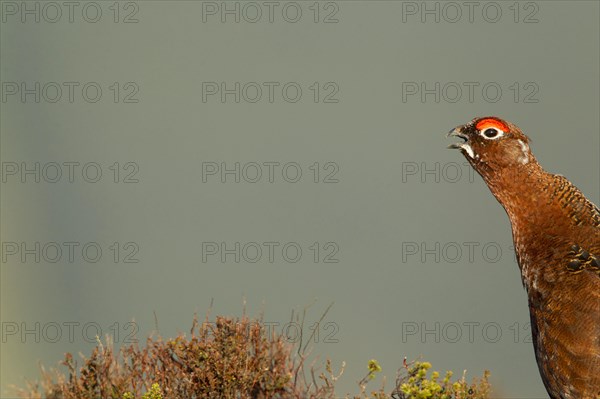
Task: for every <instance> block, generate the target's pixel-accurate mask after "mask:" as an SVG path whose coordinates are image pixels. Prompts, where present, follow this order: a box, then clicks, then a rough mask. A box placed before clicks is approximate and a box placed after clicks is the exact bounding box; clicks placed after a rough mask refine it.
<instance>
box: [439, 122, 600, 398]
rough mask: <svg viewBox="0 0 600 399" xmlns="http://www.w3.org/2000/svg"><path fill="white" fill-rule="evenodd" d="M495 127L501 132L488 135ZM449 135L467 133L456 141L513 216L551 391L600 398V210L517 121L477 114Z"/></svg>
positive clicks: (539, 352) (538, 347) (536, 339)
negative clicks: (542, 158) (541, 159)
mask: <svg viewBox="0 0 600 399" xmlns="http://www.w3.org/2000/svg"><path fill="white" fill-rule="evenodd" d="M489 129H492V130H489ZM493 130H496V131H500V133H501V134H499V137H498V135H497V136H495V137H494V138H488V137H487V135H490V136H492V135H494V132H493ZM450 135H452V136H458V137H461V138H463V139H464V140H465V143H459V144H455V145H452V146H451V147H453V148H459V149H461V152H463V154H464V155H465V157H466V158H467V160H468V161H469V163H470V164H471V165H472V166H473V167H474V168H475V170H477V172H478V173H479V174H480V175H481V176H482V178H483V179H484V180H485V182H486V183H487V185H488V187H489V188H490V190H491V192H492V194H493V195H494V196H495V197H496V199H497V200H498V201H499V202H500V203H501V204H502V206H503V207H504V209H505V210H506V213H507V214H508V217H509V219H510V222H511V226H512V234H513V241H514V246H515V252H516V255H517V261H518V264H519V267H520V270H521V276H522V279H523V285H524V286H525V289H526V290H527V296H528V299H529V311H530V316H531V328H532V337H533V345H534V349H535V355H536V359H537V363H538V367H539V370H540V373H541V376H542V380H543V382H544V385H545V387H546V389H547V391H548V393H549V394H550V397H551V398H552V399H559V398H560V399H596V398H598V397H600V210H599V209H598V208H597V207H596V206H595V205H594V204H593V203H591V202H590V201H589V200H587V199H586V198H585V196H584V195H583V194H582V193H581V191H579V190H578V189H577V188H576V187H575V186H574V185H573V184H572V183H571V182H569V181H568V180H567V179H566V178H565V177H563V176H560V175H554V174H551V173H548V172H546V171H544V170H543V169H542V167H541V166H540V165H539V163H538V162H537V160H536V159H535V157H534V156H533V154H532V153H531V150H530V148H529V139H528V138H527V136H525V135H524V134H523V133H522V132H521V131H520V130H519V128H518V127H516V126H515V125H513V124H511V123H508V122H505V121H503V120H501V119H499V118H496V117H485V118H476V119H474V120H473V121H471V122H470V123H468V124H466V125H463V126H459V127H458V128H456V129H454V130H453V131H451V133H450Z"/></svg>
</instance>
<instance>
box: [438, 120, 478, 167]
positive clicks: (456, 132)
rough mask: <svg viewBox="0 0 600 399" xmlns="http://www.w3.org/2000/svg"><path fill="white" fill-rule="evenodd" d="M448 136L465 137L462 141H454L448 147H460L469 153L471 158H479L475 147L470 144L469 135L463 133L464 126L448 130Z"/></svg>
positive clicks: (462, 150) (459, 148)
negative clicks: (474, 149)
mask: <svg viewBox="0 0 600 399" xmlns="http://www.w3.org/2000/svg"><path fill="white" fill-rule="evenodd" d="M446 137H459V138H461V139H463V142H462V143H460V142H459V143H452V144H450V145H449V146H448V148H453V149H458V150H461V152H462V153H463V154H465V155H468V156H469V157H470V158H473V159H475V158H478V157H477V156H476V155H475V153H474V151H473V148H472V147H471V146H470V145H469V144H468V142H469V136H468V135H467V134H465V133H463V131H462V126H459V127H456V128H454V129H452V130H450V131H449V132H448V134H447V135H446Z"/></svg>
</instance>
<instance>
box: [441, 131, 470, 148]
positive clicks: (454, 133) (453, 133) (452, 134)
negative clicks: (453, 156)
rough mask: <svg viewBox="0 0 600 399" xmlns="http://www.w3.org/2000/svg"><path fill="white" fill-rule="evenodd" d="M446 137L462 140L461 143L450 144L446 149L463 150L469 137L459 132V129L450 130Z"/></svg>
mask: <svg viewBox="0 0 600 399" xmlns="http://www.w3.org/2000/svg"><path fill="white" fill-rule="evenodd" d="M446 137H460V138H461V139H463V142H462V143H452V144H450V145H449V146H448V148H456V149H461V148H464V146H465V143H466V142H467V140H469V137H468V136H467V135H466V134H464V133H463V132H462V131H461V130H460V127H455V128H454V129H452V130H450V131H449V132H448V134H446Z"/></svg>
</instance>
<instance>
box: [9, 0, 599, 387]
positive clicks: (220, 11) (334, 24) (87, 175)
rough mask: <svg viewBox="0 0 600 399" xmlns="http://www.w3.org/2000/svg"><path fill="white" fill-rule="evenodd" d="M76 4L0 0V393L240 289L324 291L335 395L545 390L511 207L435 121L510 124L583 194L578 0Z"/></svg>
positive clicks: (595, 84) (591, 175) (586, 93)
mask: <svg viewBox="0 0 600 399" xmlns="http://www.w3.org/2000/svg"><path fill="white" fill-rule="evenodd" d="M75 3H76V4H74V5H73V8H72V9H69V7H67V6H64V5H61V2H58V3H54V4H58V6H53V5H52V4H51V5H49V6H48V5H46V3H43V2H33V1H31V2H9V1H2V2H1V3H0V4H1V6H2V23H1V25H0V28H1V38H0V46H1V48H0V52H1V62H0V64H1V65H0V73H1V77H0V78H1V79H0V80H1V81H2V102H1V103H0V107H1V116H0V120H1V122H0V128H1V148H0V156H1V160H2V173H3V176H2V177H3V181H2V186H1V197H0V198H1V219H2V226H1V235H2V237H1V241H2V263H1V265H0V277H1V283H0V288H1V305H0V307H1V315H0V318H1V321H2V342H1V345H2V350H1V359H0V366H1V374H0V376H1V381H0V382H1V387H0V389H1V394H2V397H5V396H6V395H7V391H6V389H7V388H8V386H9V385H11V384H16V385H21V386H22V385H23V384H24V378H28V379H32V378H36V377H38V376H39V371H38V362H41V363H42V364H44V365H46V366H52V365H56V364H57V362H58V361H60V360H61V359H62V357H63V353H64V352H73V353H78V352H80V351H81V352H83V353H89V352H90V350H91V348H92V347H93V337H94V335H95V334H96V333H97V332H101V334H102V335H104V334H110V335H111V336H112V337H113V338H114V339H115V341H117V344H121V343H123V342H124V341H125V340H126V339H127V338H128V337H129V336H130V334H132V333H135V334H134V335H135V336H136V337H138V339H140V340H142V341H143V340H144V339H145V337H146V336H147V335H148V334H149V333H150V332H151V331H152V330H153V329H155V320H154V312H155V313H156V315H157V318H158V327H159V329H160V332H161V333H162V334H163V335H164V336H173V335H175V334H177V332H179V331H188V330H189V327H190V325H191V319H192V317H193V314H194V312H198V313H199V314H200V315H203V314H204V313H205V312H206V311H207V309H208V307H209V304H210V302H211V299H214V307H213V310H212V313H213V314H226V315H240V314H241V313H242V302H243V301H244V298H245V300H246V301H247V309H248V314H249V315H251V316H255V315H258V314H259V313H261V311H264V318H265V320H266V321H268V322H270V323H279V325H280V326H284V325H285V323H286V322H288V321H289V319H290V314H291V312H292V310H293V309H295V310H297V311H302V309H303V308H304V307H305V306H307V305H309V304H312V306H310V308H309V310H308V319H309V322H311V323H314V322H316V321H317V320H318V319H319V317H320V316H321V313H322V312H323V311H324V309H325V308H326V307H327V306H328V305H329V304H330V303H332V302H334V305H333V307H332V308H331V310H330V312H329V313H328V315H327V317H326V318H325V322H329V323H330V324H323V325H321V326H320V328H319V335H318V337H317V338H316V340H317V341H318V342H317V343H316V348H315V353H317V354H319V355H320V356H321V358H322V359H324V358H325V357H330V358H331V359H332V360H333V362H334V365H336V364H337V365H339V364H340V363H341V362H342V361H345V362H346V363H347V368H346V372H345V374H344V377H342V379H341V380H340V382H339V387H340V391H339V392H340V394H343V393H344V392H357V390H358V388H357V386H356V381H358V380H359V379H361V378H362V377H363V376H364V374H365V373H366V372H367V368H366V366H367V361H368V360H369V359H372V358H375V359H378V361H379V362H380V364H381V366H382V368H383V373H382V374H385V375H386V376H387V378H388V389H391V383H392V382H393V381H394V380H395V376H396V369H397V368H398V367H400V366H401V364H402V359H403V358H404V357H405V356H407V357H408V358H409V359H413V358H417V357H419V356H423V358H425V359H427V360H429V361H431V362H432V363H433V364H434V368H436V369H439V370H442V371H443V370H447V369H451V370H454V371H455V372H456V373H460V372H461V371H462V370H463V369H466V370H467V371H468V376H477V375H481V374H482V373H483V370H484V369H489V370H491V371H492V382H493V386H494V387H495V389H496V393H497V395H502V396H503V397H510V398H546V397H547V394H546V392H545V390H544V388H543V386H542V383H541V379H540V377H539V373H538V370H537V366H536V363H535V359H534V353H533V349H532V344H531V342H530V335H529V327H528V324H527V323H528V321H529V315H528V310H527V302H526V295H525V291H524V290H523V287H522V284H521V279H520V275H519V271H518V268H517V264H516V261H515V260H514V254H513V252H512V250H511V245H512V242H511V234H510V226H509V223H508V219H507V217H506V215H505V213H504V211H503V210H502V208H501V207H500V205H499V204H498V203H497V202H496V201H495V199H494V198H493V197H492V195H491V194H490V193H489V191H488V189H487V187H485V185H484V183H483V182H482V181H481V179H480V178H479V176H475V175H473V172H472V171H471V170H470V169H469V167H467V166H466V164H465V160H464V159H463V157H462V156H461V155H460V154H459V153H458V152H457V151H449V150H446V148H445V147H446V146H447V145H448V144H449V143H451V142H452V140H447V139H446V138H445V137H444V134H445V133H446V132H447V131H448V130H449V129H450V128H452V127H454V126H456V125H458V124H462V123H465V122H467V121H469V120H470V119H471V118H472V117H475V116H484V115H498V116H501V117H504V118H506V119H508V120H510V121H512V122H514V123H515V124H517V125H518V126H520V127H521V128H522V130H523V131H525V132H526V133H527V134H528V135H529V136H530V137H531V139H532V150H533V151H534V154H535V155H536V156H537V158H538V160H539V161H540V162H541V163H542V165H543V166H544V167H545V168H546V169H548V170H549V171H552V172H556V173H561V174H563V175H565V176H567V177H568V178H569V179H571V180H572V181H573V182H574V183H575V184H576V185H577V186H578V187H579V188H580V189H581V190H582V191H583V192H584V193H585V194H586V195H587V196H588V198H590V199H592V200H593V201H594V202H595V203H598V202H600V201H599V198H600V182H599V180H600V157H599V156H598V154H599V150H600V138H599V134H598V126H599V112H598V110H599V106H600V104H599V88H600V85H599V76H600V73H599V72H600V71H599V48H600V46H599V43H598V42H599V37H600V35H599V33H600V32H599V26H598V25H599V23H598V21H599V19H598V15H599V4H598V3H597V2H591V1H568V2H567V1H535V2H496V3H489V2H476V4H475V5H473V8H472V9H470V8H469V7H468V6H466V5H464V4H463V3H462V2H456V3H455V2H450V3H443V2H399V1H398V2H395V1H373V2H368V1H335V2H320V3H315V2H313V1H298V2H274V3H273V6H272V8H269V7H270V6H269V7H268V6H265V5H264V4H263V3H262V2H234V1H228V2H191V1H147V2H146V1H144V2H142V1H138V2H119V3H114V2H104V1H99V2H95V3H90V2H75ZM48 4H50V3H48ZM28 10H29V11H28ZM36 18H39V21H36ZM236 18H238V19H239V22H236ZM436 19H437V20H436ZM223 20H224V22H223ZM36 84H38V86H36ZM36 97H37V98H36ZM236 97H239V102H236ZM36 163H37V164H36ZM236 168H237V172H236ZM27 170H33V172H27ZM36 170H37V171H36ZM232 170H233V172H227V171H232ZM270 172H271V174H270ZM59 173H60V174H59ZM236 173H239V183H238V182H236V181H235V180H236ZM298 173H300V175H298ZM36 174H39V176H37V175H36ZM38 178H39V182H36V179H38ZM222 180H225V182H224V183H223V182H222ZM296 180H297V181H296ZM294 181H295V182H294ZM36 243H39V244H36ZM70 243H72V244H70ZM236 243H237V244H236ZM265 243H267V244H265ZM36 245H39V246H38V247H36ZM236 245H239V247H236ZM57 248H58V249H60V253H59V252H57ZM69 248H72V259H70V257H69V255H70V253H69ZM271 248H272V251H273V252H272V259H270V257H269V255H270V254H271V253H270V252H269V251H270V249H271ZM98 250H100V251H101V253H97V251H98ZM259 250H260V252H258V251H259ZM298 251H301V253H300V252H298ZM36 257H39V261H38V259H36ZM236 257H239V262H236ZM222 258H224V261H223V259H222ZM132 261H137V263H131V262H132ZM132 320H135V329H132V325H130V324H127V323H128V322H130V321H132ZM36 323H39V324H36ZM69 326H72V327H69ZM28 331H29V332H28ZM31 331H33V332H31ZM36 331H37V332H36ZM70 332H72V336H71V334H70ZM90 337H91V339H90ZM36 341H39V342H36ZM373 384H374V386H376V385H377V384H379V380H377V381H375V382H374V383H373Z"/></svg>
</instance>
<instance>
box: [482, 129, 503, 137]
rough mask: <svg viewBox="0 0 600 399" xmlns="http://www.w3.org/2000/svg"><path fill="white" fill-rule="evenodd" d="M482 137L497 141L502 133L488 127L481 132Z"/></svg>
mask: <svg viewBox="0 0 600 399" xmlns="http://www.w3.org/2000/svg"><path fill="white" fill-rule="evenodd" d="M481 133H482V134H483V137H485V138H486V139H497V138H498V137H500V136H502V135H503V134H504V132H503V131H502V130H500V129H496V128H495V127H488V128H487V129H483V130H481Z"/></svg>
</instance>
